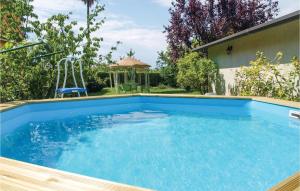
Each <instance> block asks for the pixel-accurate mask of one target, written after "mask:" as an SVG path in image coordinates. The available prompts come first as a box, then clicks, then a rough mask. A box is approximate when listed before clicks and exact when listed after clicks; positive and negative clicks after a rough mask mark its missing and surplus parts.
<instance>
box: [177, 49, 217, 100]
mask: <svg viewBox="0 0 300 191" xmlns="http://www.w3.org/2000/svg"><path fill="white" fill-rule="evenodd" d="M177 67H178V74H177V82H178V84H179V85H181V86H182V87H184V88H185V89H190V88H193V89H197V90H199V91H200V92H201V93H202V94H204V93H207V92H209V91H211V90H212V83H213V82H214V81H215V80H216V77H217V74H218V67H217V65H216V64H215V63H214V62H213V61H212V60H210V59H207V58H204V57H202V55H200V54H199V53H197V52H192V53H188V54H187V55H185V56H184V57H183V58H181V59H179V60H178V63H177Z"/></svg>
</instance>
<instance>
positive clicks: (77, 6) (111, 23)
mask: <svg viewBox="0 0 300 191" xmlns="http://www.w3.org/2000/svg"><path fill="white" fill-rule="evenodd" d="M33 5H34V7H35V12H36V13H37V14H38V16H39V18H40V20H42V21H44V20H45V19H47V18H48V17H50V16H51V15H53V14H57V13H68V12H70V11H71V12H73V15H72V17H71V19H76V20H77V21H78V28H79V27H80V26H84V25H85V24H86V21H85V14H86V7H85V6H84V4H83V3H82V2H80V1H79V0H51V1H50V0H34V2H33ZM104 16H105V17H106V18H107V19H106V22H105V24H104V25H103V27H102V28H101V29H100V30H99V31H97V32H95V33H94V36H97V37H103V38H104V42H103V44H102V48H101V53H107V52H108V51H109V50H110V47H111V46H114V45H115V44H116V42H117V41H121V42H122V44H121V45H120V47H119V49H118V51H117V52H115V56H114V57H115V58H116V59H117V58H119V57H120V56H124V55H125V54H126V52H128V51H129V49H130V48H132V49H133V50H134V51H135V52H136V57H137V58H139V59H141V60H143V61H144V62H147V63H149V64H151V65H154V64H155V61H156V58H157V51H160V50H163V49H164V48H165V47H166V41H165V36H164V34H163V33H162V30H163V29H162V28H151V27H147V26H146V27H145V26H139V25H138V24H136V23H135V21H134V20H133V18H130V17H127V16H126V15H118V14H114V13H109V12H107V11H105V12H104V13H103V17H104Z"/></svg>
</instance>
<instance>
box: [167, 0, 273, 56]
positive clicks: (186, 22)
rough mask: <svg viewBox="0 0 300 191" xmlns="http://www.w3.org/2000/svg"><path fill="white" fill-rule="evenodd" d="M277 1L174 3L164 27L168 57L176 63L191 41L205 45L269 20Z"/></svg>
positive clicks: (194, 0)
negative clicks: (168, 50)
mask: <svg viewBox="0 0 300 191" xmlns="http://www.w3.org/2000/svg"><path fill="white" fill-rule="evenodd" d="M277 6H278V1H277V0H205V1H203V0H175V1H174V2H173V3H172V6H171V8H170V9H169V13H170V15H171V18H170V24H169V25H168V26H166V27H165V32H166V33H167V41H168V44H169V47H170V54H171V57H172V59H173V60H174V61H176V60H178V58H180V57H181V56H183V53H184V52H185V50H186V49H191V48H192V46H193V42H195V41H196V42H201V43H208V42H211V41H214V40H216V39H219V38H222V37H224V36H227V35H230V34H233V33H236V32H239V31H241V30H244V29H247V28H249V27H252V26H255V25H258V24H261V23H264V22H266V21H269V20H271V19H272V18H273V17H274V16H275V15H277V13H278V8H277Z"/></svg>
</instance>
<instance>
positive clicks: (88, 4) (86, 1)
mask: <svg viewBox="0 0 300 191" xmlns="http://www.w3.org/2000/svg"><path fill="white" fill-rule="evenodd" d="M81 1H83V2H84V4H85V5H86V28H87V40H88V41H90V8H91V7H92V6H93V4H94V3H95V2H96V0H81Z"/></svg>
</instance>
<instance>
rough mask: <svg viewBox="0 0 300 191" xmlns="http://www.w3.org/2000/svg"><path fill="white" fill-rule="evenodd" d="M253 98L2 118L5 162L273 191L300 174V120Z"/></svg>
mask: <svg viewBox="0 0 300 191" xmlns="http://www.w3.org/2000/svg"><path fill="white" fill-rule="evenodd" d="M291 109H293V110H296V109H294V108H288V107H282V106H277V105H272V104H266V103H262V102H256V101H249V100H224V99H194V98H161V97H128V98H115V99H101V100H90V101H74V102H61V103H44V104H31V105H25V106H22V107H19V108H16V109H13V110H9V111H6V112H2V113H1V156H4V157H8V158H12V159H17V160H20V161H25V162H29V163H34V164H38V165H43V166H47V167H51V168H56V169H61V170H65V171H70V172H75V173H80V174H83V175H88V176H93V177H97V178H101V179H107V180H111V181H116V182H121V183H126V184H131V185H136V186H141V187H146V188H151V189H156V190H161V191H185V190H186V191H197V190H200V191H201V190H204V191H208V190H213V191H218V190H220V191H221V190H222V191H224V190H230V191H231V190H237V191H238V190H241V191H247V190H249V191H259V190H266V189H268V188H270V187H272V186H273V185H274V184H276V183H278V182H279V181H281V180H283V179H284V178H286V177H288V176H290V175H292V174H294V173H295V172H297V171H299V170H300V163H299V161H300V146H299V145H300V122H299V120H296V119H291V118H289V117H288V112H289V110H291Z"/></svg>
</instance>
